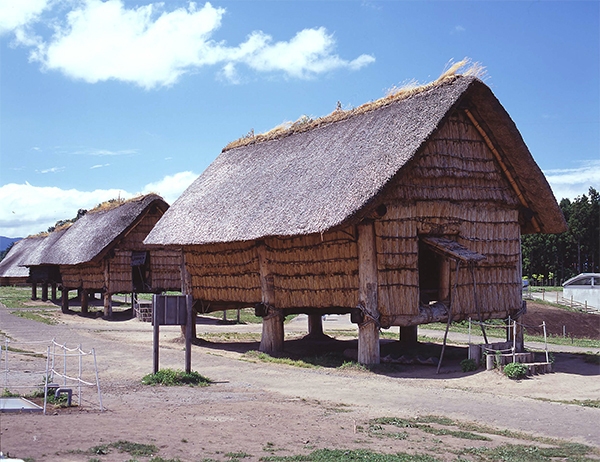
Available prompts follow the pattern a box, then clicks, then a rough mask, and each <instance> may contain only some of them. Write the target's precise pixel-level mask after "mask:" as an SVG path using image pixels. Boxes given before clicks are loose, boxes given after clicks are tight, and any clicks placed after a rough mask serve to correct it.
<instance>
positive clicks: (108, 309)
mask: <svg viewBox="0 0 600 462" xmlns="http://www.w3.org/2000/svg"><path fill="white" fill-rule="evenodd" d="M104 317H105V318H108V319H110V318H112V297H111V294H110V293H109V292H108V291H106V292H104Z"/></svg>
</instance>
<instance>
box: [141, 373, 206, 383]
mask: <svg viewBox="0 0 600 462" xmlns="http://www.w3.org/2000/svg"><path fill="white" fill-rule="evenodd" d="M142 383H143V384H144V385H165V386H168V387H170V386H178V385H190V386H199V387H207V386H208V385H210V384H211V383H212V380H210V379H209V378H207V377H204V376H203V375H201V374H199V373H198V372H196V371H192V372H190V373H189V374H188V373H186V372H184V371H181V370H174V369H160V370H159V371H158V372H156V374H148V375H145V376H144V377H143V378H142Z"/></svg>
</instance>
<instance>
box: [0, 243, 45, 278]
mask: <svg viewBox="0 0 600 462" xmlns="http://www.w3.org/2000/svg"><path fill="white" fill-rule="evenodd" d="M44 239H45V237H44V236H41V237H27V238H25V239H21V240H20V241H17V242H15V245H13V246H12V248H11V249H10V251H9V252H8V254H7V255H6V256H5V257H4V259H3V260H2V261H1V262H0V277H10V278H20V277H29V269H27V268H25V267H24V266H22V263H23V261H24V260H25V258H26V257H27V255H29V254H30V253H31V252H34V251H35V249H36V248H37V247H39V246H40V245H42V243H43V241H44Z"/></svg>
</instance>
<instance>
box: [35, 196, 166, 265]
mask: <svg viewBox="0 0 600 462" xmlns="http://www.w3.org/2000/svg"><path fill="white" fill-rule="evenodd" d="M153 205H157V206H158V207H159V208H161V209H162V210H163V211H164V210H166V209H167V208H168V207H169V206H168V204H167V203H166V202H165V201H164V200H163V199H162V198H161V197H160V196H158V195H156V194H148V195H146V196H141V197H138V198H135V199H132V200H128V201H125V202H121V203H119V205H117V206H111V207H106V208H100V209H97V210H94V211H93V212H88V213H86V214H85V215H84V216H83V217H81V218H80V219H79V220H77V221H76V222H75V223H73V224H72V225H71V226H70V227H68V228H66V229H63V230H60V231H55V232H53V233H50V234H49V235H48V237H47V238H45V245H43V246H42V248H40V249H38V251H36V252H34V253H33V254H31V255H30V256H29V257H28V258H27V259H26V262H25V264H27V265H28V266H34V265H77V264H80V263H87V262H91V261H94V260H96V259H98V258H100V257H101V256H102V255H104V254H105V253H106V252H107V251H108V250H110V248H111V247H112V244H113V243H115V242H116V241H117V240H118V238H119V237H121V236H123V235H124V234H126V233H127V231H128V230H129V229H131V227H132V226H134V225H135V224H136V223H137V221H138V219H139V218H140V217H141V216H142V214H143V213H144V212H145V211H146V210H148V209H149V208H150V207H151V206H153Z"/></svg>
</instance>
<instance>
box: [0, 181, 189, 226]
mask: <svg viewBox="0 0 600 462" xmlns="http://www.w3.org/2000/svg"><path fill="white" fill-rule="evenodd" d="M197 176H198V175H197V174H195V173H193V172H180V173H176V174H174V175H169V176H166V177H164V178H163V179H161V180H159V181H156V182H154V183H150V184H148V185H146V186H144V187H143V188H142V191H140V192H135V193H131V192H128V191H125V190H123V189H96V190H94V191H80V190H77V189H61V188H57V187H47V186H43V187H42V186H32V185H31V184H29V183H27V182H26V183H25V184H15V183H10V184H7V185H3V186H0V204H2V207H0V235H2V236H9V237H24V236H28V235H30V234H36V233H39V232H41V231H45V230H47V229H48V228H49V227H50V226H54V224H55V223H56V222H57V221H58V220H65V219H69V218H73V217H74V216H75V215H76V214H77V210H79V209H90V208H93V207H95V206H96V205H98V204H99V203H101V202H104V201H107V200H109V199H114V198H117V197H121V198H125V199H127V198H130V197H134V196H137V195H139V194H148V193H150V192H154V193H157V194H160V195H161V196H162V197H163V198H164V199H165V200H166V201H167V202H168V203H169V204H172V203H173V202H174V201H175V199H177V197H179V196H180V195H181V193H182V192H183V191H184V190H185V189H186V188H187V187H188V186H189V185H190V184H191V183H192V182H193V181H194V180H195V179H196V177H197Z"/></svg>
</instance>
